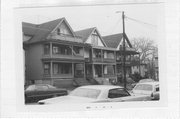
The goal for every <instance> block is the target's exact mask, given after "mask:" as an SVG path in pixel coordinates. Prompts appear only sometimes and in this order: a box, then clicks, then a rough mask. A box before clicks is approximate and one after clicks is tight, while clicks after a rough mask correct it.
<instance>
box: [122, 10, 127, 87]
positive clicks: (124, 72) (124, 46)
mask: <svg viewBox="0 0 180 119" xmlns="http://www.w3.org/2000/svg"><path fill="white" fill-rule="evenodd" d="M122 23H123V74H124V88H125V89H126V45H125V23H124V11H123V12H122Z"/></svg>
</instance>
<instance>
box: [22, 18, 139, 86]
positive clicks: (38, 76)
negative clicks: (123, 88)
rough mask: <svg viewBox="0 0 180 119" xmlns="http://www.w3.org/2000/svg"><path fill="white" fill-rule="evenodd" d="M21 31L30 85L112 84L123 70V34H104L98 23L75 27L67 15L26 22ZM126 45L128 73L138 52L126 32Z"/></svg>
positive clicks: (26, 74) (27, 80) (26, 76)
mask: <svg viewBox="0 0 180 119" xmlns="http://www.w3.org/2000/svg"><path fill="white" fill-rule="evenodd" d="M22 31H23V49H24V51H25V67H26V68H25V69H26V70H25V83H26V84H27V85H29V84H31V83H48V84H52V85H55V86H57V87H65V88H66V87H71V86H74V85H76V86H78V85H88V84H110V80H115V81H117V78H118V77H120V76H121V74H122V71H123V70H122V34H120V35H115V37H113V35H110V36H104V37H102V36H101V34H100V32H99V31H98V29H97V28H96V27H93V28H87V29H83V30H80V31H73V29H72V28H71V26H70V25H69V23H68V22H67V20H66V19H65V18H61V19H57V20H53V21H49V22H46V23H42V24H31V23H25V22H23V23H22ZM125 36H126V35H125ZM115 42H118V43H115ZM112 44H115V46H113V45H112ZM126 46H127V48H126V55H127V57H126V58H127V60H126V64H127V74H129V73H131V68H129V67H131V65H132V64H133V61H135V60H133V58H135V57H134V55H137V54H138V53H137V52H135V51H134V50H133V48H132V46H131V44H130V42H129V40H128V38H127V36H126ZM137 65H138V64H137Z"/></svg>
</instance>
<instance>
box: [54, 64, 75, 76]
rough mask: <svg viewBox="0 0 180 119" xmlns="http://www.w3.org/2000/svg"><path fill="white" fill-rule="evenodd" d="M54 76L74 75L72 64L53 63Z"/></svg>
mask: <svg viewBox="0 0 180 119" xmlns="http://www.w3.org/2000/svg"><path fill="white" fill-rule="evenodd" d="M53 74H72V64H70V63H64V64H63V63H53Z"/></svg>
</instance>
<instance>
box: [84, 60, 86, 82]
mask: <svg viewBox="0 0 180 119" xmlns="http://www.w3.org/2000/svg"><path fill="white" fill-rule="evenodd" d="M85 70H86V69H85V63H84V79H86V72H85Z"/></svg>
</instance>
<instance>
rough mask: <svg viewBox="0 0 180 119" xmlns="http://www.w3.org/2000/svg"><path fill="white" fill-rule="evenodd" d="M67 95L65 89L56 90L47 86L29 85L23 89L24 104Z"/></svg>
mask: <svg viewBox="0 0 180 119" xmlns="http://www.w3.org/2000/svg"><path fill="white" fill-rule="evenodd" d="M62 95H67V90H66V89H60V88H56V87H54V86H52V85H48V84H34V85H29V86H28V87H27V88H26V89H25V103H28V102H37V101H39V100H42V99H47V98H52V97H56V96H62Z"/></svg>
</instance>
